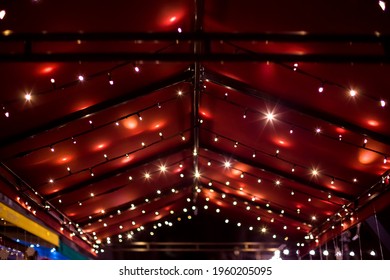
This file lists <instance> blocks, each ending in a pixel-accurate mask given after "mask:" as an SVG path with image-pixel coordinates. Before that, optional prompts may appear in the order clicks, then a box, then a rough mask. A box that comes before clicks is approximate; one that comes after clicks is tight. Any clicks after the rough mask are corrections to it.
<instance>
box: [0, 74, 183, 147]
mask: <svg viewBox="0 0 390 280" xmlns="http://www.w3.org/2000/svg"><path fill="white" fill-rule="evenodd" d="M190 78H191V73H190V72H188V71H185V72H182V73H179V74H178V75H176V76H172V77H170V78H168V79H165V80H162V81H158V82H156V83H153V84H150V85H148V86H146V87H144V88H141V89H138V90H135V91H132V92H131V93H128V92H126V93H125V94H123V95H121V96H119V97H116V98H113V99H109V100H106V101H103V102H101V103H98V104H95V105H92V106H90V107H88V108H86V109H83V110H80V111H77V112H74V113H71V114H69V115H66V116H64V117H62V118H58V119H56V120H53V121H50V122H48V123H46V124H44V125H42V126H40V127H35V128H32V129H30V130H28V131H24V132H21V133H19V134H16V135H13V136H10V137H8V138H6V139H1V140H0V146H7V145H10V144H12V143H15V142H19V141H21V140H23V139H26V138H30V137H33V136H36V135H38V134H42V133H45V132H47V131H50V130H53V129H55V128H58V127H61V126H64V125H66V124H69V123H71V122H73V121H76V120H79V119H82V118H85V117H86V116H92V115H94V114H96V113H99V112H102V111H104V110H106V109H109V108H111V107H113V106H117V105H120V104H124V103H126V102H128V101H131V100H135V99H136V98H139V97H142V96H145V95H148V94H150V93H151V92H154V91H158V90H162V89H164V88H166V87H170V86H173V85H175V84H178V83H181V82H187V81H188V80H189V79H190Z"/></svg>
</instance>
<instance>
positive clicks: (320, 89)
mask: <svg viewBox="0 0 390 280" xmlns="http://www.w3.org/2000/svg"><path fill="white" fill-rule="evenodd" d="M318 92H319V93H323V92H324V85H322V84H321V85H320V86H319V87H318Z"/></svg>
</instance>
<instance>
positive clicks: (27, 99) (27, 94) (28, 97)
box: [24, 93, 31, 101]
mask: <svg viewBox="0 0 390 280" xmlns="http://www.w3.org/2000/svg"><path fill="white" fill-rule="evenodd" d="M24 98H25V99H26V101H31V93H26V94H25V95H24Z"/></svg>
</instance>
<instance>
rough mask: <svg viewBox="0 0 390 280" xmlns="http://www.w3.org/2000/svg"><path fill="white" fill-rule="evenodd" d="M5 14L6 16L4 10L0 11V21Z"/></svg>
mask: <svg viewBox="0 0 390 280" xmlns="http://www.w3.org/2000/svg"><path fill="white" fill-rule="evenodd" d="M5 14H6V11H5V10H1V11H0V19H3V18H4V17H5Z"/></svg>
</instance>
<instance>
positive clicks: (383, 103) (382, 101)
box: [380, 99, 386, 107]
mask: <svg viewBox="0 0 390 280" xmlns="http://www.w3.org/2000/svg"><path fill="white" fill-rule="evenodd" d="M380 103H381V107H385V106H386V101H385V100H383V99H382V100H381V102H380Z"/></svg>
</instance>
